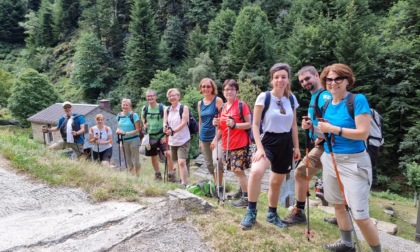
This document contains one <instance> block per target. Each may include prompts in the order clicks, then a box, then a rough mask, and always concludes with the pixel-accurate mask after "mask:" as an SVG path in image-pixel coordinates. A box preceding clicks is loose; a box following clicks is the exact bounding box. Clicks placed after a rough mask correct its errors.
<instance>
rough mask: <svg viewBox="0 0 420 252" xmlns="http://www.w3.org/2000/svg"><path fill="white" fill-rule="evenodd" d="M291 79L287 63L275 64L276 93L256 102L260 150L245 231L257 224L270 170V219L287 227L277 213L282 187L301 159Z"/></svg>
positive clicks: (252, 175)
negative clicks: (267, 171) (287, 175)
mask: <svg viewBox="0 0 420 252" xmlns="http://www.w3.org/2000/svg"><path fill="white" fill-rule="evenodd" d="M291 78H292V75H291V70H290V66H289V65H288V64H287V63H277V64H274V65H273V66H272V67H271V69H270V83H271V86H272V90H271V91H266V92H263V93H261V94H259V95H258V97H257V100H256V102H255V106H254V119H253V123H252V132H253V134H254V140H255V144H256V146H257V150H256V152H255V154H254V156H253V158H252V167H251V172H250V174H249V182H248V208H247V211H246V214H245V216H244V217H243V219H242V221H241V223H240V226H241V227H242V229H244V230H246V229H250V228H251V227H252V225H254V224H255V222H256V217H257V202H258V197H259V195H260V193H261V181H262V179H263V176H264V174H265V171H266V170H267V169H268V168H270V167H271V173H270V178H269V189H268V212H267V214H266V220H267V221H268V222H269V223H271V224H273V225H275V226H276V227H278V228H285V227H287V225H286V224H285V223H283V222H282V221H281V220H280V218H279V216H278V214H277V205H278V201H279V196H280V187H281V185H282V183H283V181H284V180H285V177H286V174H288V173H290V171H291V170H292V169H293V168H294V162H293V161H297V160H300V150H299V141H298V128H297V123H296V109H297V108H298V107H299V104H298V102H297V100H296V97H295V96H294V95H293V94H292V92H291V87H290V85H291ZM261 123H262V128H261V129H260V125H261ZM260 130H262V132H261V131H260ZM261 133H262V134H261ZM260 134H261V135H260Z"/></svg>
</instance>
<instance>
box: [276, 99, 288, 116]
mask: <svg viewBox="0 0 420 252" xmlns="http://www.w3.org/2000/svg"><path fill="white" fill-rule="evenodd" d="M276 104H277V106H279V107H280V114H282V115H285V114H286V110H285V109H284V107H283V102H282V101H277V102H276Z"/></svg>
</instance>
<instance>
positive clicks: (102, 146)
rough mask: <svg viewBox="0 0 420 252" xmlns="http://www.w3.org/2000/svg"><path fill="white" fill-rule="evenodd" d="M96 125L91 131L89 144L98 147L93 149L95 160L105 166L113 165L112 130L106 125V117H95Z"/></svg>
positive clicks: (99, 115)
mask: <svg viewBox="0 0 420 252" xmlns="http://www.w3.org/2000/svg"><path fill="white" fill-rule="evenodd" d="M95 121H96V125H95V126H93V127H91V128H90V130H89V142H90V143H92V144H94V145H96V151H95V148H94V147H92V150H91V151H92V153H93V159H94V160H98V162H99V163H101V164H102V165H104V166H110V165H111V163H110V162H111V157H112V130H111V127H108V126H106V125H105V116H104V115H103V114H97V115H96V116H95Z"/></svg>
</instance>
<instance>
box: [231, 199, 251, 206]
mask: <svg viewBox="0 0 420 252" xmlns="http://www.w3.org/2000/svg"><path fill="white" fill-rule="evenodd" d="M231 204H232V206H234V207H237V208H245V207H248V198H245V197H242V198H241V199H240V200H238V201H234V202H232V203H231Z"/></svg>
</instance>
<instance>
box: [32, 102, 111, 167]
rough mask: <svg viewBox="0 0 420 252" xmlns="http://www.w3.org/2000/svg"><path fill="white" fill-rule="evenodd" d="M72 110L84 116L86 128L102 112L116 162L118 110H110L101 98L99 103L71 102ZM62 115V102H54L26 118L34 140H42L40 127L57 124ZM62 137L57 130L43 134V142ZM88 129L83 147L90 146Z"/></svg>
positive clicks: (50, 142)
mask: <svg viewBox="0 0 420 252" xmlns="http://www.w3.org/2000/svg"><path fill="white" fill-rule="evenodd" d="M72 106H73V112H75V113H78V114H81V115H83V116H84V117H85V119H86V123H87V125H88V127H87V130H88V129H89V128H90V127H92V126H94V125H95V116H96V115H97V114H103V115H104V116H105V125H107V126H109V127H110V128H111V129H112V132H113V141H112V142H113V143H112V145H113V146H112V160H113V161H114V162H115V163H116V164H117V163H118V162H119V161H118V145H117V143H116V141H117V137H116V134H115V131H116V130H117V120H116V119H115V117H116V116H117V114H118V112H115V111H113V110H111V108H110V103H109V100H101V101H100V104H72ZM63 115H64V111H63V107H62V103H55V104H53V105H51V106H49V107H48V108H46V109H44V110H42V111H40V112H38V113H36V114H35V115H33V116H31V117H29V118H28V121H29V122H30V123H31V128H32V134H33V137H34V139H35V140H38V141H40V142H44V134H43V133H42V131H41V130H42V127H43V126H44V125H45V126H47V127H54V126H57V124H58V120H59V119H60V117H61V116H63ZM61 139H62V137H61V135H60V132H59V131H55V132H50V133H47V134H45V142H46V144H47V145H50V144H52V143H53V142H57V141H59V140H61ZM88 139H89V134H88V131H86V132H85V148H90V147H91V144H90V143H89V141H88Z"/></svg>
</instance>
